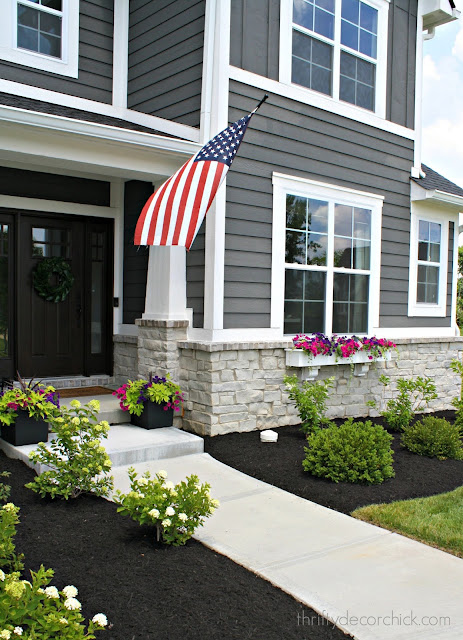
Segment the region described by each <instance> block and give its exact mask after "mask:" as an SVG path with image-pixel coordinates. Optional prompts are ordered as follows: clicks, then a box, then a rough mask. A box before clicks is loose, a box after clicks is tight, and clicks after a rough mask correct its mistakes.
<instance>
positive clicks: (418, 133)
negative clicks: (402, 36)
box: [411, 2, 434, 178]
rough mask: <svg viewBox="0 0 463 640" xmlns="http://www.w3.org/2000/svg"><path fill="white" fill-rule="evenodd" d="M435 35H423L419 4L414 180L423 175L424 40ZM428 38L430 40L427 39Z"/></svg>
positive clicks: (417, 20) (412, 173) (421, 12)
mask: <svg viewBox="0 0 463 640" xmlns="http://www.w3.org/2000/svg"><path fill="white" fill-rule="evenodd" d="M431 32H433V33H432V35H434V28H431V29H429V30H428V33H427V34H423V8H422V4H421V2H418V15H417V17H416V61H415V78H416V79H415V148H414V155H413V167H412V169H411V175H412V178H419V177H420V174H421V149H422V137H423V131H422V101H423V40H424V39H428V40H429V39H430V37H432V36H431V35H430V33H431ZM426 36H428V38H426Z"/></svg>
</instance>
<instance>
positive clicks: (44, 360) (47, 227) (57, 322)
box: [18, 215, 84, 377]
mask: <svg viewBox="0 0 463 640" xmlns="http://www.w3.org/2000/svg"><path fill="white" fill-rule="evenodd" d="M19 236H20V244H19V252H20V261H19V265H18V267H19V268H18V279H19V286H18V291H19V292H20V294H19V296H18V316H19V322H18V345H19V349H18V370H19V372H20V373H21V375H24V376H34V377H43V376H64V375H76V374H82V372H83V369H84V348H83V347H84V336H83V319H82V292H83V272H84V230H83V226H82V224H81V223H80V222H79V221H77V220H73V219H72V217H71V216H68V217H61V218H59V219H56V218H54V217H49V218H48V217H44V216H32V215H27V216H26V215H23V216H21V218H20V230H19ZM48 257H62V258H65V259H66V260H68V261H69V264H70V267H71V272H72V274H73V276H74V284H73V285H72V288H71V290H70V292H69V294H68V296H67V297H66V298H65V300H63V301H60V302H50V301H47V300H45V299H44V298H43V297H42V296H40V295H39V294H38V293H37V291H36V290H35V289H34V286H33V281H32V274H33V271H34V269H35V267H36V266H37V264H38V263H39V261H41V260H43V259H44V258H48ZM53 278H55V276H51V278H50V282H51V283H52V284H53ZM55 281H56V280H55Z"/></svg>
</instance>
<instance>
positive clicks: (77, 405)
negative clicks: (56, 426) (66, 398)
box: [70, 400, 90, 409]
mask: <svg viewBox="0 0 463 640" xmlns="http://www.w3.org/2000/svg"><path fill="white" fill-rule="evenodd" d="M70 404H71V407H73V408H74V409H79V408H80V402H79V401H78V400H71V403H70ZM89 404H90V403H89Z"/></svg>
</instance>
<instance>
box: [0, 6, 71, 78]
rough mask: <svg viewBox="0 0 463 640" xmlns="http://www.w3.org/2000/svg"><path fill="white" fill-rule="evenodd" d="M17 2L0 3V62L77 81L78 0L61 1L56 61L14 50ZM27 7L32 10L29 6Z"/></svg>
mask: <svg viewBox="0 0 463 640" xmlns="http://www.w3.org/2000/svg"><path fill="white" fill-rule="evenodd" d="M19 1H20V0H1V2H2V20H1V21H0V59H1V60H7V61H8V62H14V63H15V64H21V65H23V66H25V67H31V68H33V69H40V70H41V71H48V72H50V73H56V74H59V75H62V76H68V77H72V78H77V77H78V73H79V0H62V2H63V5H62V6H63V11H62V13H63V23H62V27H63V30H62V34H61V58H60V59H59V58H54V57H52V56H46V55H44V54H42V53H37V52H36V51H28V50H26V49H19V48H18V47H17V34H18V27H17V16H18V9H17V7H18V2H19ZM31 6H32V7H33V5H31ZM36 6H38V5H36Z"/></svg>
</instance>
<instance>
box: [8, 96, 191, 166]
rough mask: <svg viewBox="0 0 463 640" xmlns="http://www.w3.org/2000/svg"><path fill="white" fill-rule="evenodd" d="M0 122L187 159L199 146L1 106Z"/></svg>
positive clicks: (103, 125)
mask: <svg viewBox="0 0 463 640" xmlns="http://www.w3.org/2000/svg"><path fill="white" fill-rule="evenodd" d="M0 121H5V122H10V123H17V124H27V125H31V126H35V127H42V128H47V129H52V130H53V131H62V132H66V133H76V134H82V135H86V136H92V137H96V138H103V139H105V140H115V141H117V142H124V143H128V144H137V145H142V146H147V147H151V148H152V147H156V148H157V149H162V150H163V151H169V152H173V153H187V154H189V155H193V154H195V153H197V152H198V151H199V149H200V146H199V144H197V143H195V142H191V141H189V140H178V139H176V138H168V137H165V136H161V135H158V134H153V133H144V132H143V131H133V130H131V129H122V128H119V127H113V126H111V125H107V124H99V123H96V122H87V121H84V120H77V119H74V118H66V117H64V116H57V115H53V114H49V113H40V112H37V111H29V110H28V109H18V108H17V107H8V106H4V105H0Z"/></svg>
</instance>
